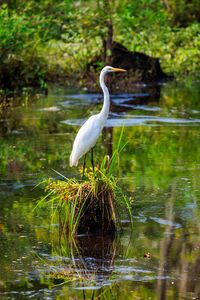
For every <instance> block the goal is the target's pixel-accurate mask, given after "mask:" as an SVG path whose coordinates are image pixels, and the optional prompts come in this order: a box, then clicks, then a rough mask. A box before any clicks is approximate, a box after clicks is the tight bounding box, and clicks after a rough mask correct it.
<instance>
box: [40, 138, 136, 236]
mask: <svg viewBox="0 0 200 300" xmlns="http://www.w3.org/2000/svg"><path fill="white" fill-rule="evenodd" d="M121 138H122V133H121V136H120V139H119V142H118V146H117V149H116V150H115V152H114V153H113V155H112V157H111V159H110V158H109V157H108V156H105V158H104V159H103V161H102V163H101V165H99V166H97V167H95V168H94V170H92V169H91V168H89V169H88V168H86V169H85V172H84V180H83V181H79V180H77V179H74V178H72V179H68V178H64V180H54V179H48V180H45V181H43V185H44V188H45V190H46V191H47V192H48V193H47V195H46V196H45V197H43V198H42V199H41V200H40V201H39V202H38V204H37V207H40V206H43V205H44V204H45V205H46V204H49V206H50V208H51V210H52V212H51V216H52V218H54V217H57V218H58V220H59V225H60V231H61V233H62V234H66V235H67V237H72V236H75V235H77V234H80V233H105V232H115V231H116V230H117V227H118V226H119V225H118V222H117V215H118V212H119V210H121V208H122V207H126V209H128V211H129V213H130V216H131V209H130V207H131V202H130V201H129V200H128V199H127V198H126V197H125V196H124V195H123V193H122V191H121V189H120V188H119V186H118V180H117V179H116V178H115V177H114V176H113V175H112V173H113V168H114V165H115V164H116V161H118V160H119V153H120V152H121V151H122V150H123V148H124V146H123V147H120V143H121ZM80 172H82V170H81V169H80Z"/></svg>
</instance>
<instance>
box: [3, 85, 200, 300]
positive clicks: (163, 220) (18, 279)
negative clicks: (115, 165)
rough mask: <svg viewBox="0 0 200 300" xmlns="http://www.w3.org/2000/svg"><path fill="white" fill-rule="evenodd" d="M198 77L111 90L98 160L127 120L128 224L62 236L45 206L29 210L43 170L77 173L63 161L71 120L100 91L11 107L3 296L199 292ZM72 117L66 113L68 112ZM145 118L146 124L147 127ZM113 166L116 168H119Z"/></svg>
mask: <svg viewBox="0 0 200 300" xmlns="http://www.w3.org/2000/svg"><path fill="white" fill-rule="evenodd" d="M199 89H200V85H199V84H198V82H194V83H192V82H190V81H187V82H186V83H185V84H184V85H180V86H179V85H178V84H177V83H173V82H171V83H170V82H169V83H167V84H166V85H164V86H162V87H161V91H159V94H160V96H159V95H156V94H154V96H149V94H150V92H149V90H146V89H145V87H144V88H143V90H142V91H134V92H133V93H132V94H119V95H113V97H112V102H113V103H112V112H111V114H110V119H109V122H110V125H109V127H107V128H105V129H104V131H103V134H102V139H101V138H100V139H99V140H98V145H97V146H96V147H95V161H96V163H97V162H100V161H101V160H102V157H103V156H104V155H105V154H109V155H111V154H112V151H113V150H114V149H115V147H116V145H115V143H116V141H118V139H119V135H120V132H121V128H120V126H122V125H124V124H125V128H124V135H123V141H122V143H123V142H126V141H128V144H127V145H126V147H125V149H124V150H123V152H122V155H121V156H120V169H119V177H120V178H119V184H120V185H121V187H122V188H123V191H124V193H126V195H127V196H128V197H129V196H130V197H133V198H134V204H133V211H132V214H133V223H132V225H133V229H131V226H130V220H129V218H128V216H127V215H125V214H123V212H122V213H121V219H120V222H121V224H122V227H123V231H122V232H119V233H118V235H117V237H113V236H106V237H102V236H100V237H99V236H93V237H92V236H90V237H86V236H79V237H78V238H77V242H76V243H75V244H70V243H69V242H67V241H62V242H61V241H60V240H59V236H58V222H55V224H50V223H51V222H50V218H49V211H48V210H47V209H44V210H41V211H39V212H37V213H35V214H34V215H33V214H32V210H33V208H34V206H35V203H36V200H37V199H39V198H40V197H41V196H42V195H43V193H44V192H43V190H41V189H40V188H39V187H38V188H34V186H35V185H36V184H37V183H38V181H41V180H42V179H43V178H47V177H50V176H51V177H53V178H55V179H57V178H58V175H57V173H55V172H54V171H53V170H52V169H54V170H57V171H59V172H60V173H62V174H64V176H66V177H73V176H77V177H78V176H79V171H78V170H77V169H70V168H69V165H68V159H69V153H70V151H71V147H72V142H73V140H74V136H75V134H76V132H77V129H78V128H77V126H71V125H69V124H75V125H78V124H80V123H81V122H82V120H83V118H87V117H88V116H89V115H90V114H94V113H96V112H98V111H99V110H100V108H101V106H102V100H101V95H98V94H91V95H90V94H88V95H85V94H81V95H80V94H79V93H77V92H76V93H74V94H73V95H70V94H69V93H68V94H67V92H66V91H64V90H63V91H62V90H59V93H58V89H55V90H54V91H52V93H50V94H49V95H48V96H47V97H46V96H45V97H42V98H41V99H39V100H38V101H35V102H33V103H31V104H30V105H26V106H24V107H19V106H16V107H14V106H13V107H11V109H10V110H7V111H6V114H4V115H3V116H1V120H0V122H1V127H0V143H1V149H0V157H1V160H0V179H1V180H0V253H1V255H0V270H1V272H0V298H1V299H3V300H4V299H6V300H7V299H29V298H30V299H31V298H32V299H70V297H71V299H84V297H85V299H102V300H103V299H117V300H121V299H128V300H129V299H142V300H143V299H145V300H146V299H160V300H161V299H166V300H168V299H169V300H171V299H173V300H174V299H176V300H177V299H178V300H180V299H181V300H183V299H184V300H185V299H200V285H199V281H200V267H199V266H200V202H199V199H200V188H199V182H200V173H199V170H200V160H199V158H200V148H199V143H200V128H199V120H200V102H199V91H200V90H199ZM66 120H68V121H66ZM144 125H145V126H144ZM116 173H117V172H116Z"/></svg>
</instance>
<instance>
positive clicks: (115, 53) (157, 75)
mask: <svg viewBox="0 0 200 300" xmlns="http://www.w3.org/2000/svg"><path fill="white" fill-rule="evenodd" d="M99 61H101V58H100V57H96V58H95V59H94V60H93V61H92V62H91V63H90V64H89V65H88V69H87V72H86V74H89V76H87V78H85V79H86V81H85V82H86V86H87V87H88V89H89V90H95V88H96V87H98V82H97V81H96V79H95V78H98V77H97V71H98V72H99V64H98V62H99ZM106 64H107V65H110V66H113V67H117V68H123V69H126V70H127V73H126V75H124V74H123V75H122V74H117V73H115V74H114V77H115V80H113V79H111V76H109V78H110V79H108V84H109V86H110V88H111V89H112V88H113V89H114V90H116V89H117V90H123V91H130V90H132V88H133V85H134V84H136V83H147V82H153V81H154V82H155V81H161V80H166V79H169V78H170V76H168V75H167V74H165V73H164V72H163V71H162V69H161V66H160V62H159V59H158V58H155V57H151V56H149V55H147V54H144V53H140V52H131V51H129V50H128V49H127V48H126V47H124V46H123V45H121V44H119V43H117V42H113V44H112V47H111V55H110V56H109V58H108V60H107V63H106ZM92 75H94V76H92ZM92 78H94V81H93V79H92Z"/></svg>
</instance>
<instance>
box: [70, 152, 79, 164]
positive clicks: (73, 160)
mask: <svg viewBox="0 0 200 300" xmlns="http://www.w3.org/2000/svg"><path fill="white" fill-rule="evenodd" d="M69 165H70V167H73V166H75V167H77V166H78V159H77V158H76V157H74V155H73V153H72V154H71V155H70V159H69Z"/></svg>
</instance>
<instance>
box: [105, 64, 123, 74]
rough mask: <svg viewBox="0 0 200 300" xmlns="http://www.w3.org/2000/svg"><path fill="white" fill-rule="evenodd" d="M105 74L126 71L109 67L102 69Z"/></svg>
mask: <svg viewBox="0 0 200 300" xmlns="http://www.w3.org/2000/svg"><path fill="white" fill-rule="evenodd" d="M102 71H104V72H105V73H110V72H126V70H124V69H119V68H113V67H110V66H106V67H104V68H103V70H102Z"/></svg>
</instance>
